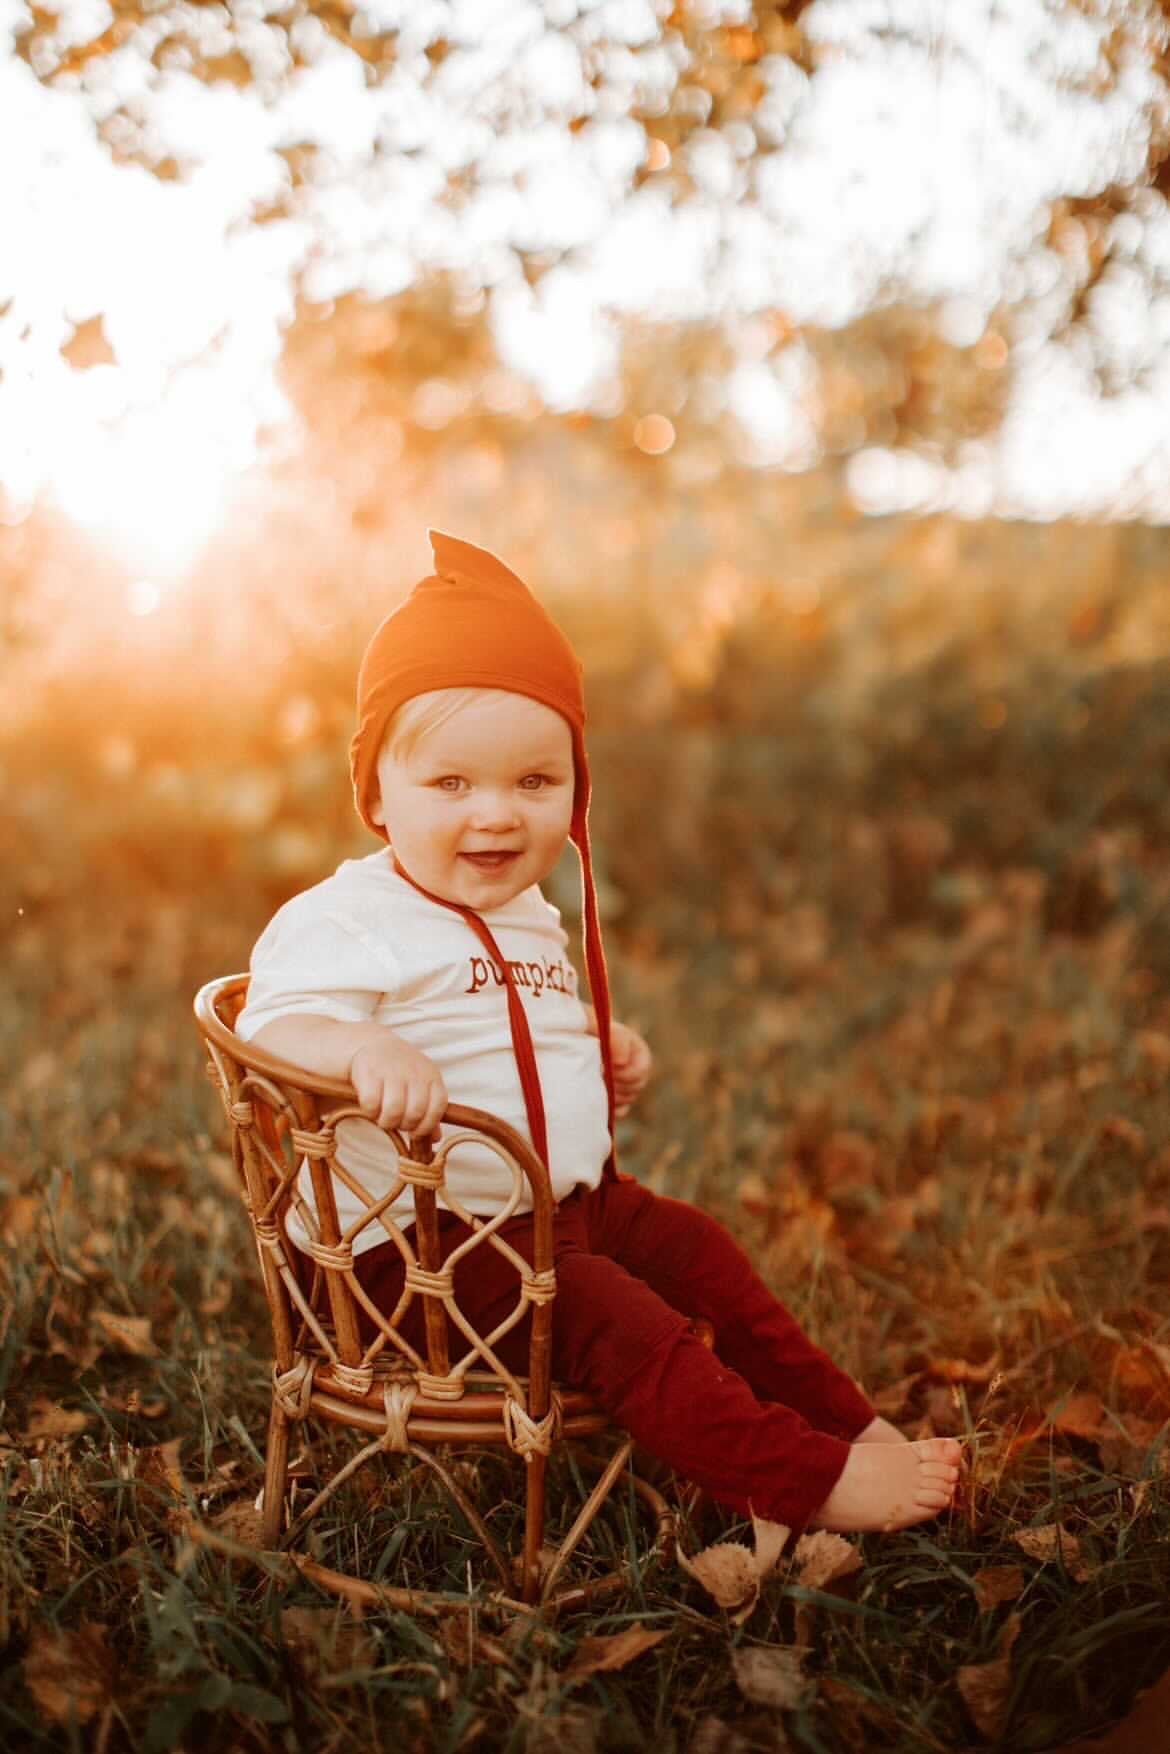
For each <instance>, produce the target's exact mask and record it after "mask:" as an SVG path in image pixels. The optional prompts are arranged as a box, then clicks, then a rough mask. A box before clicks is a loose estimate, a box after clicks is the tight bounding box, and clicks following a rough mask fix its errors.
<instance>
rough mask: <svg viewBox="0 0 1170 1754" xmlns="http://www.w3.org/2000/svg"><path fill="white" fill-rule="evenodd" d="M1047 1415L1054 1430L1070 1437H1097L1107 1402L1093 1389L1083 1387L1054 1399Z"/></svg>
mask: <svg viewBox="0 0 1170 1754" xmlns="http://www.w3.org/2000/svg"><path fill="white" fill-rule="evenodd" d="M1045 1416H1046V1418H1047V1419H1048V1420H1049V1422H1050V1424H1051V1426H1052V1429H1053V1430H1054V1431H1063V1432H1065V1433H1066V1434H1067V1435H1068V1436H1069V1437H1087V1438H1091V1439H1095V1438H1096V1437H1097V1436H1098V1434H1099V1432H1100V1430H1101V1421H1102V1420H1103V1419H1104V1417H1105V1403H1104V1402H1103V1401H1102V1399H1101V1397H1100V1395H1098V1394H1094V1392H1093V1390H1092V1389H1081V1390H1079V1391H1078V1392H1077V1393H1076V1394H1074V1395H1063V1396H1061V1398H1060V1399H1059V1400H1058V1401H1054V1402H1053V1403H1052V1405H1051V1406H1050V1407H1049V1409H1048V1411H1047V1414H1046V1415H1045Z"/></svg>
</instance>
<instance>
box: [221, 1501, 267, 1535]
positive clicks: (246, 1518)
mask: <svg viewBox="0 0 1170 1754" xmlns="http://www.w3.org/2000/svg"><path fill="white" fill-rule="evenodd" d="M262 1520H263V1519H262V1513H261V1512H260V1511H258V1510H257V1509H256V1505H255V1503H254V1501H253V1500H252V1499H250V1498H236V1499H233V1500H232V1502H231V1504H225V1505H224V1507H223V1509H222V1510H218V1511H217V1512H216V1513H215V1515H214V1516H213V1517H212V1518H211V1527H212V1528H213V1529H215V1530H217V1531H218V1533H219V1534H221V1535H226V1536H227V1537H228V1539H229V1540H230V1541H237V1542H238V1543H239V1544H240V1546H241V1547H259V1546H260V1545H261V1540H260V1528H261V1523H262Z"/></svg>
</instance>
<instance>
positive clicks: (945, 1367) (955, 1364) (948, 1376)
mask: <svg viewBox="0 0 1170 1754" xmlns="http://www.w3.org/2000/svg"><path fill="white" fill-rule="evenodd" d="M999 1367H1000V1354H999V1353H998V1352H995V1353H993V1354H992V1356H991V1357H990V1358H989V1359H987V1360H986V1362H985V1363H983V1364H972V1363H971V1361H970V1359H968V1358H934V1359H932V1360H931V1361H930V1363H929V1364H928V1365H927V1367H926V1370H925V1372H924V1373H923V1374H924V1375H926V1376H937V1377H941V1378H942V1380H943V1382H951V1383H960V1382H970V1383H985V1382H990V1381H991V1379H992V1377H993V1376H994V1375H995V1373H996V1371H997V1370H998V1369H999Z"/></svg>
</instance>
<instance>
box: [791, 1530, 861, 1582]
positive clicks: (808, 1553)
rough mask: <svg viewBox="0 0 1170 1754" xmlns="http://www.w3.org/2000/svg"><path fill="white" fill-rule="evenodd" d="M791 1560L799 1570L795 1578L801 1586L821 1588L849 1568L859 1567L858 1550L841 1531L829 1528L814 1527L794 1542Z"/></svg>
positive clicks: (859, 1556) (849, 1570)
mask: <svg viewBox="0 0 1170 1754" xmlns="http://www.w3.org/2000/svg"><path fill="white" fill-rule="evenodd" d="M792 1557H793V1560H794V1562H795V1564H796V1565H797V1566H799V1568H800V1569H799V1570H798V1571H797V1574H796V1582H797V1583H798V1584H803V1585H804V1587H805V1589H809V1590H823V1589H827V1588H828V1586H829V1585H830V1584H831V1583H835V1582H837V1580H838V1579H839V1578H842V1577H848V1576H849V1574H850V1572H853V1571H860V1570H861V1565H862V1559H861V1554H860V1553H859V1551H858V1550H857V1548H856V1547H854V1546H853V1544H852V1543H851V1542H849V1541H847V1540H846V1539H845V1537H844V1536H843V1535H835V1534H833V1533H832V1531H831V1530H829V1529H814V1530H813V1531H812V1533H811V1534H807V1535H802V1536H801V1537H800V1540H799V1541H798V1542H797V1543H796V1548H795V1551H794V1553H793V1555H792Z"/></svg>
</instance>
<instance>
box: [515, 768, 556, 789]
mask: <svg viewBox="0 0 1170 1754" xmlns="http://www.w3.org/2000/svg"><path fill="white" fill-rule="evenodd" d="M551 783H552V782H551V781H550V779H549V777H548V775H547V774H545V773H528V774H525V776H524V778H523V779H522V780H521V781H520V784H521V786H523V788H524V790H525V791H526V792H539V791H540V789H541V787H542V786H547V785H551Z"/></svg>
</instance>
